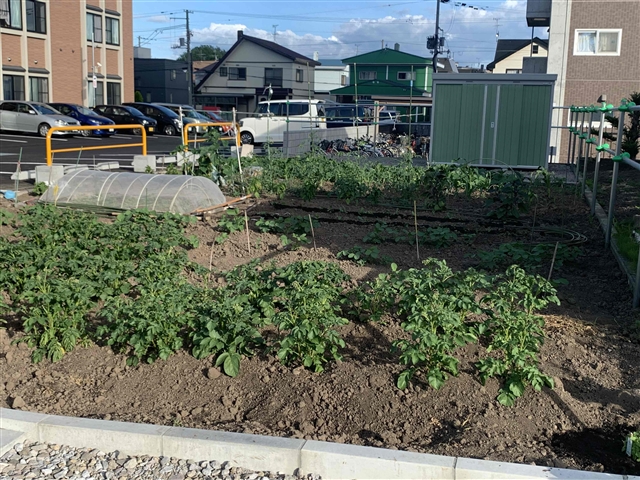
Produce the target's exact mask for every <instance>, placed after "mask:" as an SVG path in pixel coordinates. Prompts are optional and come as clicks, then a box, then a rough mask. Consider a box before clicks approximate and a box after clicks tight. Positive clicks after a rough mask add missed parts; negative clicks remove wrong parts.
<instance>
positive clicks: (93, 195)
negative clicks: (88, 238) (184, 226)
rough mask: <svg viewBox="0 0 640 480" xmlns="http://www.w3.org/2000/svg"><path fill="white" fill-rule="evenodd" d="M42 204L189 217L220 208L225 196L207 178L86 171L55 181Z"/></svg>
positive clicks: (42, 198) (42, 199)
mask: <svg viewBox="0 0 640 480" xmlns="http://www.w3.org/2000/svg"><path fill="white" fill-rule="evenodd" d="M40 201H41V202H44V203H52V204H55V205H58V206H61V207H64V206H74V207H85V208H91V207H94V208H103V209H113V210H131V209H147V210H153V211H156V212H171V213H182V214H189V213H191V212H194V211H195V210H197V209H199V208H207V207H213V206H215V205H220V204H222V203H224V202H225V197H224V195H223V194H222V192H221V191H220V188H219V187H218V186H217V185H216V184H215V183H213V182H212V181H211V180H210V179H208V178H205V177H192V176H188V175H148V174H139V173H120V172H118V173H112V172H100V171H96V170H83V171H78V172H74V173H71V174H69V175H65V176H64V177H62V178H61V179H60V180H58V181H57V182H55V183H54V184H53V185H52V186H51V187H50V188H49V189H47V191H46V192H45V194H44V195H43V196H42V197H41V199H40Z"/></svg>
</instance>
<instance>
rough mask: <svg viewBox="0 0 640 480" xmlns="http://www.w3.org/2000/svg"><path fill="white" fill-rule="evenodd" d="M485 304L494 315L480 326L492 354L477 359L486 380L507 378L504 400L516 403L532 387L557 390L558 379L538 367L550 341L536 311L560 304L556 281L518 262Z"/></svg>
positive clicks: (502, 392)
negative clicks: (540, 354) (544, 345)
mask: <svg viewBox="0 0 640 480" xmlns="http://www.w3.org/2000/svg"><path fill="white" fill-rule="evenodd" d="M483 303H484V304H485V305H487V307H488V311H490V312H491V314H490V315H489V316H488V318H487V320H486V321H485V322H484V323H483V324H482V325H481V326H480V329H479V331H480V333H481V334H484V335H486V336H487V337H488V338H489V339H490V340H489V345H488V346H487V353H489V354H493V355H490V356H489V357H487V358H484V359H481V360H480V361H479V362H478V363H477V367H478V370H479V373H480V381H481V382H482V383H483V384H484V383H485V382H486V380H487V379H488V378H491V377H496V376H497V377H501V378H502V379H503V381H504V383H503V386H502V388H501V389H500V393H499V395H498V401H499V402H500V403H501V404H503V405H506V406H512V405H513V404H514V402H515V400H516V398H518V397H520V396H522V394H523V393H524V390H525V387H526V385H531V386H532V387H533V389H534V390H536V391H540V390H541V389H542V387H543V386H545V385H546V386H548V387H551V388H553V379H552V378H551V377H549V376H548V375H545V374H543V373H542V372H541V371H540V370H539V368H538V358H537V354H538V352H539V351H540V347H541V345H542V343H543V342H544V330H543V326H544V319H543V318H542V317H540V316H539V315H535V312H536V311H538V310H540V309H542V308H545V307H546V306H547V305H548V304H549V303H556V304H558V305H559V304H560V302H559V300H558V298H557V296H556V291H555V289H554V288H553V287H552V285H551V284H550V283H549V282H547V281H546V280H545V279H544V278H542V277H540V276H532V275H528V274H527V273H526V272H525V271H524V270H523V269H522V268H520V267H518V266H517V265H513V266H511V267H509V269H508V270H507V271H506V273H505V274H503V275H498V276H497V277H496V278H495V279H494V281H493V285H492V287H491V289H490V290H489V293H488V294H487V295H485V296H484V298H483Z"/></svg>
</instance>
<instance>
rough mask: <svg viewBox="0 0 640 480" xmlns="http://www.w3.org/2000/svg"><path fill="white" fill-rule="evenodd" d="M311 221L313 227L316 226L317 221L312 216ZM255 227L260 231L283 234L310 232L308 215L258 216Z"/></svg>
mask: <svg viewBox="0 0 640 480" xmlns="http://www.w3.org/2000/svg"><path fill="white" fill-rule="evenodd" d="M311 222H312V224H313V228H314V229H315V228H318V226H319V223H318V221H317V220H316V219H314V218H312V219H311ZM256 227H257V228H258V230H260V231H261V232H262V233H276V234H278V233H284V234H298V235H302V234H305V235H309V234H310V233H311V223H309V217H299V216H291V217H279V218H272V219H265V218H262V217H260V218H259V219H258V220H256Z"/></svg>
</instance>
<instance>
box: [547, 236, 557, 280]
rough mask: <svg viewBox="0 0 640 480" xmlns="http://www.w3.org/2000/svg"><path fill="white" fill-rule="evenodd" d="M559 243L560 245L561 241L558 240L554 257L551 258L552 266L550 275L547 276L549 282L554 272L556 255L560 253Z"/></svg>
mask: <svg viewBox="0 0 640 480" xmlns="http://www.w3.org/2000/svg"><path fill="white" fill-rule="evenodd" d="M558 245H560V242H556V248H555V249H554V250H553V258H552V259H551V268H550V269H549V276H548V277H547V282H550V281H551V274H552V273H553V265H554V264H555V263H556V255H557V254H558Z"/></svg>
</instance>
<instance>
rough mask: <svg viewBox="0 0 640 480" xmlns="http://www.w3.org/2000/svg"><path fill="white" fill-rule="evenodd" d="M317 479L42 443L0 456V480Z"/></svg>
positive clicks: (315, 478) (225, 464)
mask: <svg viewBox="0 0 640 480" xmlns="http://www.w3.org/2000/svg"><path fill="white" fill-rule="evenodd" d="M31 478H33V479H38V480H40V479H55V480H103V479H114V480H128V479H136V480H144V479H150V480H184V479H211V480H216V479H222V480H320V477H319V476H318V475H312V474H308V475H304V474H303V472H301V471H298V470H297V471H296V472H294V474H293V475H287V474H284V473H282V472H275V473H274V472H255V471H252V470H247V469H245V468H241V467H238V466H234V465H232V463H231V462H218V461H216V460H210V461H206V460H205V461H195V460H179V459H176V458H169V457H149V456H139V457H130V456H128V455H125V454H123V453H121V452H118V451H115V452H111V453H105V452H101V451H99V450H96V449H91V448H73V447H67V446H61V445H47V444H44V443H26V444H22V443H18V444H16V445H15V446H14V447H13V449H12V450H10V451H9V452H7V453H6V454H4V455H3V456H2V457H0V480H26V479H31Z"/></svg>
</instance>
